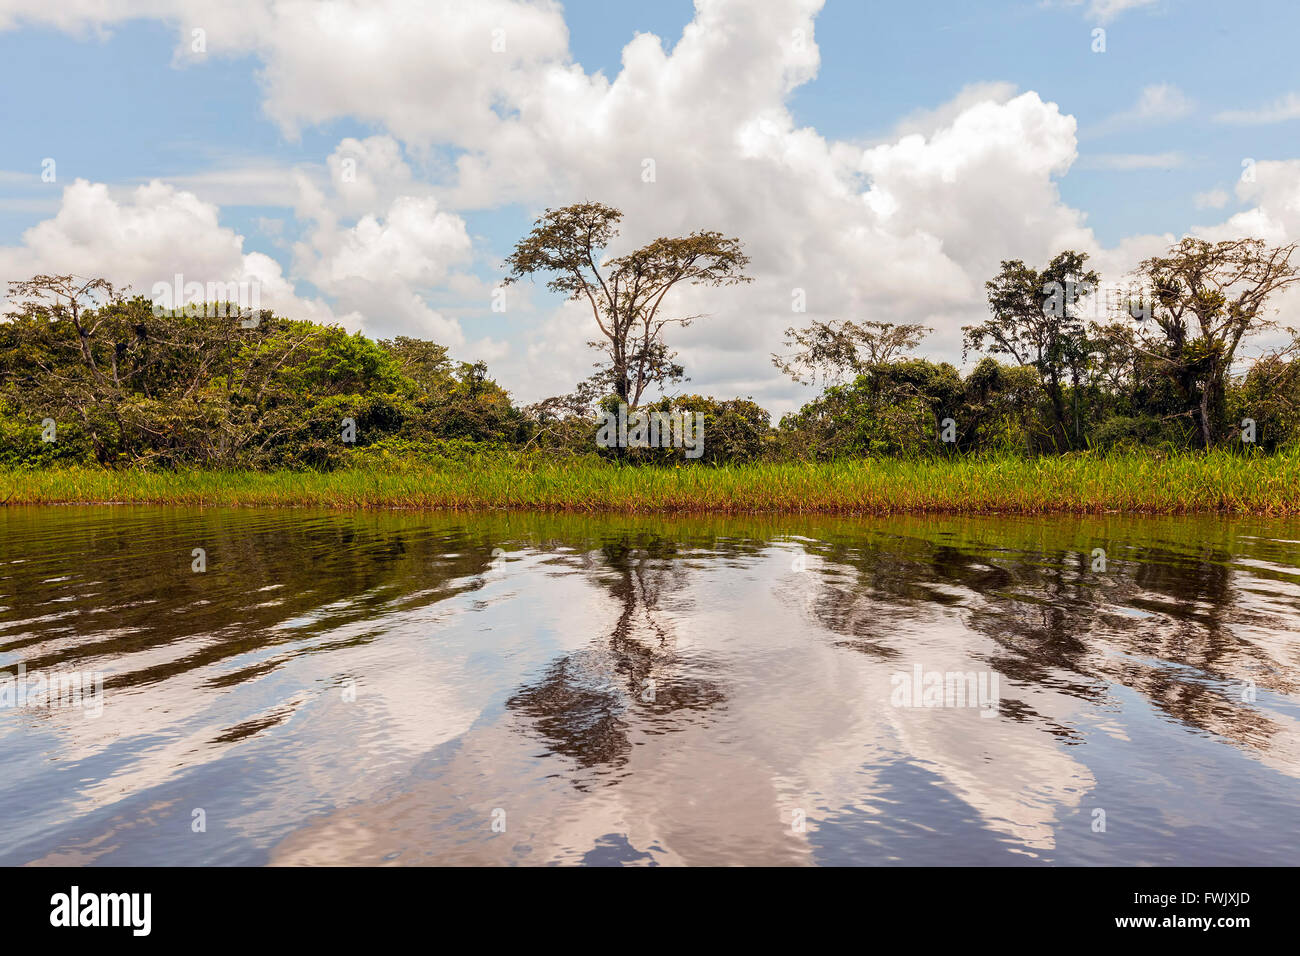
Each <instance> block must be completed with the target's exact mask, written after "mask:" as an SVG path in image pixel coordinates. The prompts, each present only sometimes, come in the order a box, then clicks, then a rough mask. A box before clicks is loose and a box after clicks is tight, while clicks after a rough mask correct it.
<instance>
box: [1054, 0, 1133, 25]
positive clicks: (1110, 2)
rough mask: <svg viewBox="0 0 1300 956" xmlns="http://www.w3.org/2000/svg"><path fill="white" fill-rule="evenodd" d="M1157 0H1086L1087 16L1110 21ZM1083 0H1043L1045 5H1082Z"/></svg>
mask: <svg viewBox="0 0 1300 956" xmlns="http://www.w3.org/2000/svg"><path fill="white" fill-rule="evenodd" d="M1158 2H1159V0H1088V9H1087V11H1086V13H1087V16H1089V17H1090V18H1091V19H1093V20H1095V21H1097V22H1099V23H1110V22H1111V21H1112V20H1114V19H1115V18H1116V17H1118V16H1119V15H1120V14H1122V13H1124V12H1125V11H1127V10H1136V9H1137V8H1139V7H1151V6H1155V5H1156V4H1157V3H1158ZM1083 4H1084V0H1056V2H1055V3H1053V2H1052V0H1045V3H1044V5H1045V6H1066V7H1079V6H1083Z"/></svg>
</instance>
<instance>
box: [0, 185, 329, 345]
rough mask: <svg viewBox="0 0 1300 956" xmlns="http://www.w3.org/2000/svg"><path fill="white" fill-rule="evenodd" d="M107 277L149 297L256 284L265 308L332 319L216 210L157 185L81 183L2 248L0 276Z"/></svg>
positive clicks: (188, 195)
mask: <svg viewBox="0 0 1300 956" xmlns="http://www.w3.org/2000/svg"><path fill="white" fill-rule="evenodd" d="M39 273H57V274H62V273H73V274H77V275H89V276H104V277H106V278H109V279H110V280H111V281H112V282H113V283H114V284H115V285H118V286H123V285H126V284H129V285H130V287H131V289H132V290H133V291H134V292H136V293H140V294H143V295H149V294H150V293H151V292H152V290H153V288H154V285H155V284H156V283H167V284H168V285H170V284H172V282H173V280H174V277H175V275H176V274H177V273H180V274H182V275H183V276H184V277H185V281H186V282H199V283H202V284H203V285H204V286H206V285H207V284H208V283H217V282H221V283H225V282H240V281H248V282H253V281H256V282H257V283H258V284H259V285H260V298H261V305H262V307H263V308H271V309H275V310H277V311H279V312H282V313H284V314H288V315H292V316H294V317H296V318H311V319H316V320H318V321H331V320H332V318H333V313H332V311H331V309H330V308H329V306H328V305H326V304H325V303H323V302H321V301H320V300H317V299H305V298H302V297H300V296H298V295H297V294H296V293H295V291H294V287H293V284H292V283H291V282H289V281H288V280H287V279H286V278H285V277H284V275H283V274H282V271H281V269H280V266H279V264H278V263H276V262H275V260H273V259H271V258H270V257H269V256H266V255H264V254H262V253H260V252H249V251H246V250H245V249H244V237H243V236H241V235H239V234H238V233H236V232H235V231H234V230H232V229H229V228H227V227H223V226H222V225H221V224H220V221H219V212H218V209H217V207H216V206H215V205H213V204H211V203H207V202H204V201H202V200H200V199H199V198H198V197H197V196H195V195H194V194H193V193H190V192H185V191H183V190H178V189H176V188H175V187H174V186H169V185H166V184H164V183H162V182H158V181H154V182H150V183H148V184H147V185H144V186H140V187H138V188H137V189H135V190H132V191H131V192H129V193H128V194H126V195H124V196H121V197H115V196H114V195H113V194H112V193H111V192H110V190H109V188H108V186H106V185H105V184H103V183H90V182H87V181H86V180H84V179H78V180H77V181H76V182H74V183H73V184H72V185H70V186H67V187H65V188H64V190H63V196H62V200H61V202H60V205H59V210H58V212H57V214H56V215H54V216H53V217H52V218H50V219H46V220H44V221H43V222H40V223H38V224H37V225H35V226H33V227H32V228H30V229H28V230H27V231H26V232H24V233H23V237H22V243H21V244H20V245H16V246H0V275H4V276H7V277H10V278H19V277H24V278H25V277H27V276H31V275H36V274H39Z"/></svg>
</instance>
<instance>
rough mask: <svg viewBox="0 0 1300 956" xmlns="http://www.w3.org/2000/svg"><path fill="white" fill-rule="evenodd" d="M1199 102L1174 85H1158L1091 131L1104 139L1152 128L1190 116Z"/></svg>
mask: <svg viewBox="0 0 1300 956" xmlns="http://www.w3.org/2000/svg"><path fill="white" fill-rule="evenodd" d="M1195 109H1196V104H1195V102H1194V101H1193V100H1192V99H1191V98H1190V97H1188V96H1187V94H1185V93H1184V92H1183V91H1182V90H1180V89H1179V88H1178V87H1177V86H1175V85H1174V84H1172V83H1155V84H1152V85H1151V86H1146V87H1143V89H1142V92H1141V93H1140V94H1138V98H1137V102H1135V103H1134V104H1133V105H1132V106H1131V107H1129V108H1128V109H1126V110H1122V111H1121V112H1119V113H1116V114H1114V115H1113V116H1110V117H1108V118H1107V119H1104V120H1102V121H1101V122H1100V123H1097V124H1095V125H1094V126H1092V127H1091V129H1089V131H1088V133H1089V135H1091V136H1104V135H1107V134H1109V133H1114V132H1116V131H1118V130H1125V129H1132V128H1133V127H1143V128H1148V127H1151V126H1154V125H1156V124H1160V123H1171V122H1173V121H1175V120H1179V119H1182V118H1184V117H1186V116H1190V115H1191V114H1192V113H1193V112H1194V111H1195Z"/></svg>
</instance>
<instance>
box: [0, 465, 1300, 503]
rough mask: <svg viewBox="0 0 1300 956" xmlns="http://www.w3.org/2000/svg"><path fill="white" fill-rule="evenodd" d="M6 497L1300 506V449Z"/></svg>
mask: <svg viewBox="0 0 1300 956" xmlns="http://www.w3.org/2000/svg"><path fill="white" fill-rule="evenodd" d="M0 501H3V502H7V503H9V504H70V503H85V502H122V503H128V502H129V503H152V504H174V505H209V506H217V505H226V506H280V507H293V506H308V505H310V506H322V507H332V508H349V509H352V508H421V509H457V510H468V509H485V508H487V509H491V508H510V509H537V510H544V511H567V512H611V511H613V512H626V513H632V514H645V513H660V514H692V513H695V514H702V513H716V514H744V513H770V512H786V513H804V514H887V513H892V512H941V513H944V512H946V513H959V512H967V513H1012V514H1046V513H1052V512H1073V513H1103V512H1111V511H1117V512H1131V513H1141V514H1189V513H1207V512H1222V513H1235V514H1268V515H1282V514H1300V454H1287V455H1275V456H1270V457H1263V456H1260V457H1254V458H1242V457H1238V456H1234V455H1229V454H1223V453H1213V454H1210V455H1200V454H1189V455H1180V456H1174V457H1163V458H1161V457H1155V456H1146V455H1120V456H1110V457H1105V458H1102V457H1089V456H1067V457H1060V458H1039V459H1033V460H1026V459H1020V458H1000V459H966V460H946V461H943V460H931V461H895V460H884V461H855V462H843V463H836V464H817V465H810V464H793V463H781V464H758V465H739V466H729V467H720V468H709V467H684V468H674V469H658V468H625V467H618V466H615V465H610V464H606V463H602V462H599V461H594V460H589V461H581V460H580V461H569V462H547V461H541V460H523V459H521V460H516V461H512V460H509V459H486V460H482V461H470V462H462V463H455V462H448V463H446V464H442V465H431V464H411V463H404V462H394V463H392V464H391V465H384V466H382V467H367V468H364V469H363V468H352V469H345V470H341V471H334V472H328V473H318V472H287V471H284V472H254V471H199V470H189V471H179V472H143V471H105V470H98V469H87V468H57V469H49V470H41V471H22V470H8V471H0Z"/></svg>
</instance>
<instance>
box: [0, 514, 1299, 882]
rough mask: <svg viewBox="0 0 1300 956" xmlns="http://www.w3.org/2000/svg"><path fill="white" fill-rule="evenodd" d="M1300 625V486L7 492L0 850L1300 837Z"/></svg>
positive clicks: (302, 856)
mask: <svg viewBox="0 0 1300 956" xmlns="http://www.w3.org/2000/svg"><path fill="white" fill-rule="evenodd" d="M195 548H202V549H203V550H204V552H205V553H206V570H205V571H202V572H197V571H195V570H193V569H192V565H193V563H194V560H195V558H194V549H195ZM1097 549H1101V551H1098V550H1097ZM1297 625H1300V523H1297V522H1282V521H1263V520H1258V521H1252V520H1239V521H1230V520H1224V519H1208V520H1198V519H1159V520H1156V519H1135V518H1126V517H1120V516H1112V517H1109V518H1105V519H1081V518H1053V519H1014V520H1012V519H989V518H968V519H963V518H938V517H902V518H891V519H873V520H865V519H863V520H806V519H800V518H782V519H770V520H768V519H762V520H759V519H753V520H747V519H692V520H683V521H668V520H654V519H635V518H560V517H548V516H540V515H517V514H516V515H470V516H465V515H460V516H448V515H428V514H408V513H382V514H369V513H365V514H352V513H348V514H338V513H326V512H311V511H292V510H284V511H270V510H266V511H261V510H222V509H218V510H202V511H200V510H188V509H174V508H142V507H141V508H137V507H111V508H110V507H102V508H85V507H83V508H68V507H63V508H14V507H9V508H3V509H0V671H3V672H6V673H8V674H16V673H17V672H18V668H19V667H20V666H21V667H22V668H23V669H24V671H25V673H26V675H28V679H30V678H31V677H32V676H33V675H37V674H48V675H56V674H86V675H90V674H102V675H103V681H104V683H103V697H102V710H101V712H99V714H98V716H94V715H93V713H94V708H93V707H89V706H87V705H86V702H85V701H83V705H82V706H81V707H68V706H63V707H52V706H39V705H30V704H29V705H24V706H17V705H16V704H11V705H10V706H4V707H0V767H3V774H0V863H2V864H20V863H37V864H116V865H123V864H127V865H132V864H181V865H196V864H264V863H276V864H297V863H322V864H376V863H394V864H429V863H456V864H469V863H478V864H497V863H517V864H551V863H588V864H598V865H618V864H629V865H653V864H682V863H689V864H734V863H749V864H868V865H886V864H899V863H903V864H940V865H948V864H1024V865H1043V864H1123V865H1133V864H1244V865H1253V864H1294V863H1295V861H1296V850H1297V848H1298V846H1300V836H1298V835H1297V832H1298V828H1297V821H1298V820H1300V813H1298V811H1300V779H1298V778H1300V734H1297V718H1298V717H1300V679H1298V678H1300V643H1298V642H1297V639H1296V632H1297ZM918 668H919V669H920V673H921V674H922V675H929V674H939V675H941V677H940V680H941V681H942V679H943V678H942V675H950V674H957V675H972V676H979V677H980V678H981V679H983V680H984V681H985V683H986V685H987V686H995V687H996V692H997V693H996V696H995V697H991V699H986V700H985V701H984V702H983V703H984V705H983V706H979V702H978V701H975V700H966V701H964V702H962V701H958V700H957V699H956V698H954V697H952V696H950V697H949V698H948V699H946V700H945V699H944V698H943V694H942V693H940V694H939V697H938V703H939V704H942V705H944V706H904V704H905V703H906V701H904V700H901V699H900V696H899V695H900V688H902V687H904V686H906V680H907V679H908V678H909V677H910V676H913V675H915V674H916V673H917V669H918ZM990 681H991V683H990ZM88 686H89V685H88ZM917 698H918V699H917V700H916V701H914V702H916V703H924V700H923V699H921V695H920V694H918V695H917ZM934 702H935V701H934V699H931V703H934Z"/></svg>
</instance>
